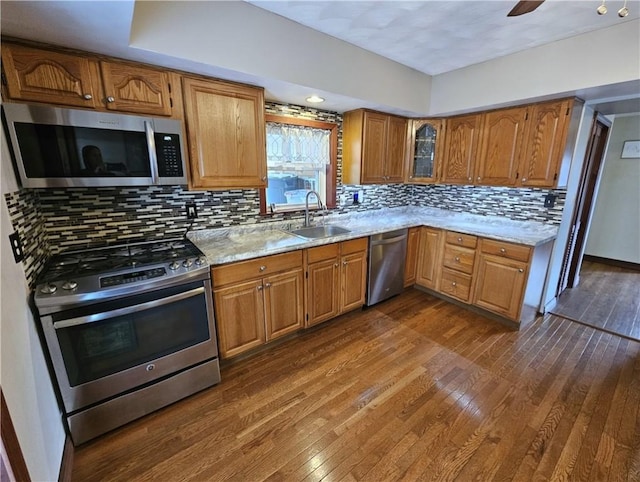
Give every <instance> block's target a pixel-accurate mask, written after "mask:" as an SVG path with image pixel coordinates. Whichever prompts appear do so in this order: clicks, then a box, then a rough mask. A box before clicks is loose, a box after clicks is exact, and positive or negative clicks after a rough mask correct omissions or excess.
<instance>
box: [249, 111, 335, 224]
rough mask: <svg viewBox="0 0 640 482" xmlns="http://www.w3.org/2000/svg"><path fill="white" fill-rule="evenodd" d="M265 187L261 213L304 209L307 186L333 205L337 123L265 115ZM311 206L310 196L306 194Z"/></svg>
mask: <svg viewBox="0 0 640 482" xmlns="http://www.w3.org/2000/svg"><path fill="white" fill-rule="evenodd" d="M266 121H267V188H266V189H263V190H262V192H261V195H260V208H261V209H260V210H261V212H262V213H273V212H286V211H299V210H301V209H304V206H305V198H306V195H307V193H308V192H309V191H310V190H314V191H316V192H317V193H318V194H320V202H322V204H324V205H326V206H327V207H335V205H336V179H335V172H336V157H337V151H338V139H337V137H338V126H337V125H336V124H332V123H329V122H320V121H313V120H307V119H299V118H293V117H284V116H276V115H267V116H266ZM309 203H310V205H311V204H313V206H314V207H315V206H316V205H317V201H316V199H315V197H314V196H312V197H310V198H309Z"/></svg>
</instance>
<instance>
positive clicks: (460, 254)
mask: <svg viewBox="0 0 640 482" xmlns="http://www.w3.org/2000/svg"><path fill="white" fill-rule="evenodd" d="M475 258H476V251H475V249H470V248H461V247H458V246H452V245H450V244H447V245H446V246H445V248H444V259H443V261H442V264H443V265H444V266H446V267H447V268H451V269H454V270H456V271H461V272H463V273H467V274H471V273H473V262H474V260H475Z"/></svg>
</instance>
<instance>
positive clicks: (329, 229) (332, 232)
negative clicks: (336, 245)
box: [289, 226, 350, 239]
mask: <svg viewBox="0 0 640 482" xmlns="http://www.w3.org/2000/svg"><path fill="white" fill-rule="evenodd" d="M289 232H290V233H291V234H295V235H296V236H300V237H302V238H309V239H313V238H328V237H330V236H337V235H339V234H345V233H348V232H350V231H349V230H348V229H345V228H341V227H340V226H309V227H307V228H300V229H294V230H293V231H289Z"/></svg>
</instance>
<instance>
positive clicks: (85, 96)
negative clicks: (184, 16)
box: [82, 94, 93, 100]
mask: <svg viewBox="0 0 640 482" xmlns="http://www.w3.org/2000/svg"><path fill="white" fill-rule="evenodd" d="M82 98H83V99H84V100H91V99H93V96H92V95H91V94H84V95H83V96H82Z"/></svg>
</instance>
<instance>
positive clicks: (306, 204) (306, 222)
mask: <svg viewBox="0 0 640 482" xmlns="http://www.w3.org/2000/svg"><path fill="white" fill-rule="evenodd" d="M312 194H313V195H315V197H316V199H317V200H318V207H319V208H322V203H321V202H320V195H319V194H318V193H317V192H316V191H314V190H310V191H309V192H308V193H307V197H306V198H305V200H304V226H305V227H309V226H311V220H310V216H309V196H311V195H312Z"/></svg>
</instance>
